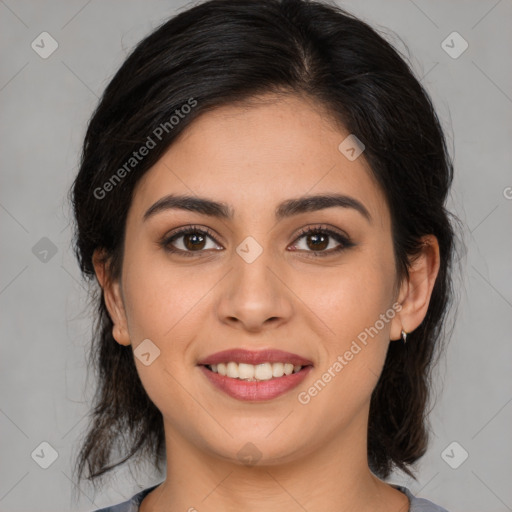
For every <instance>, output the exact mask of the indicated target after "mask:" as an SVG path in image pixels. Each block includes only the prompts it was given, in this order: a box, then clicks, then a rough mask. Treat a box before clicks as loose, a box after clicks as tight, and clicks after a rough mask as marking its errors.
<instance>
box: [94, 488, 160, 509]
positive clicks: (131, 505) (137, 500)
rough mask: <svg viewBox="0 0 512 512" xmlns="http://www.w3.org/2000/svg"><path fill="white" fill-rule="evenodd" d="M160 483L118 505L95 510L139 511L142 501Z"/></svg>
mask: <svg viewBox="0 0 512 512" xmlns="http://www.w3.org/2000/svg"><path fill="white" fill-rule="evenodd" d="M159 485H160V484H157V485H153V486H152V487H148V488H147V489H144V490H142V491H140V492H138V493H137V494H135V495H134V496H132V497H131V498H130V499H129V500H128V501H123V502H122V503H118V504H117V505H111V506H110V507H106V508H102V509H98V510H95V511H94V512H138V510H139V506H140V504H141V503H142V500H143V499H144V498H145V497H146V495H148V494H149V493H150V492H151V491H152V490H153V489H155V488H156V487H158V486H159Z"/></svg>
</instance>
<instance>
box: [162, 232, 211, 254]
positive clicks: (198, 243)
mask: <svg viewBox="0 0 512 512" xmlns="http://www.w3.org/2000/svg"><path fill="white" fill-rule="evenodd" d="M208 239H210V240H212V241H213V242H214V244H213V246H212V245H210V247H208ZM160 245H161V246H162V247H163V248H164V249H165V250H166V251H167V252H170V253H179V254H180V255H183V256H195V255H194V253H201V252H203V251H205V250H207V249H215V250H219V249H217V248H216V246H218V245H219V244H218V242H217V240H215V238H214V237H213V235H212V233H211V231H210V230H209V229H201V228H198V227H196V226H189V227H187V228H184V229H180V230H179V231H175V232H174V233H171V234H170V235H168V236H165V237H164V238H163V239H162V241H161V242H160Z"/></svg>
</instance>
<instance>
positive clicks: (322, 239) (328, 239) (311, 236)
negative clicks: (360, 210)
mask: <svg viewBox="0 0 512 512" xmlns="http://www.w3.org/2000/svg"><path fill="white" fill-rule="evenodd" d="M301 239H304V242H303V243H299V244H297V243H296V244H295V245H294V246H292V247H294V250H297V248H298V249H299V250H305V251H306V252H312V253H313V254H314V255H315V256H329V255H332V254H335V253H338V252H341V251H343V250H345V249H348V248H350V247H353V246H354V245H355V244H354V243H353V242H352V241H351V240H350V239H349V238H348V237H347V236H345V235H343V234H341V233H338V232H336V231H333V230H332V229H328V228H323V227H313V228H312V227H309V228H307V229H304V230H302V231H301V232H300V234H299V237H298V238H297V239H296V241H297V240H301ZM333 242H337V243H338V245H337V246H336V243H333ZM333 246H334V247H333ZM326 249H329V250H326Z"/></svg>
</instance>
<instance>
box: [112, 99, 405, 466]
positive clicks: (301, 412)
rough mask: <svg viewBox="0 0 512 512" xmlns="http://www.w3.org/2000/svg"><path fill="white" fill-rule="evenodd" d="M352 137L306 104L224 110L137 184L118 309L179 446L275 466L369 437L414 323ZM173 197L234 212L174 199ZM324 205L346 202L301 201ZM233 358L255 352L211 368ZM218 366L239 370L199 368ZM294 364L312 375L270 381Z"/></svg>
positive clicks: (379, 198)
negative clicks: (399, 347)
mask: <svg viewBox="0 0 512 512" xmlns="http://www.w3.org/2000/svg"><path fill="white" fill-rule="evenodd" d="M269 98H270V97H267V100H269ZM270 99H271V98H270ZM348 135H349V133H348V132H346V131H344V130H343V129H341V128H340V127H339V126H336V125H335V124H333V123H332V122H331V120H330V119H329V118H328V117H327V115H326V114H325V112H323V111H322V110H321V109H320V107H319V106H318V105H316V104H314V103H312V102H310V101H306V100H305V99H303V98H299V97H296V96H290V97H287V98H286V99H283V98H279V99H278V100H275V101H270V100H269V101H266V102H261V103H259V104H253V105H251V106H244V107H240V106H229V107H222V108H218V109H217V110H215V111H213V112H208V113H205V114H203V115H202V116H201V117H199V118H198V119H197V120H195V121H194V123H193V124H191V125H190V127H189V128H188V129H187V130H186V131H185V132H184V133H183V134H182V136H181V137H180V138H179V140H177V141H176V142H175V143H174V144H173V146H172V147H170V148H169V150H168V151H167V152H166V153H165V155H164V156H163V157H162V158H161V159H160V160H159V161H158V163H157V164H156V165H155V166H154V167H153V168H152V169H150V170H149V171H148V172H147V173H146V174H145V176H144V177H143V178H142V179H141V181H140V182H139V183H138V185H137V188H136V190H135V193H134V197H133V201H132V204H131V207H130V210H129V213H128V218H127V225H126V238H125V247H124V260H123V269H122V275H121V278H120V282H119V283H117V284H116V286H118V285H119V286H118V287H117V288H115V290H117V293H118V295H116V293H114V295H113V297H114V299H110V298H109V302H108V305H110V307H109V309H110V311H111V312H112V315H114V316H115V320H114V321H115V323H116V330H115V331H114V333H115V336H116V339H117V341H118V342H119V343H123V344H128V343H131V345H132V347H133V349H134V351H135V355H136V356H137V357H135V362H136V365H137V370H138V372H139V375H140V378H141V380H142V383H143V385H144V387H145V389H146V390H147V393H148V395H149V396H150V398H151V400H152V401H153V402H154V403H155V405H156V406H157V407H158V408H159V410H160V411H161V412H162V415H163V418H164V424H165V430H166V437H167V439H180V440H181V442H185V443H187V442H188V443H189V445H190V446H195V447H197V448H199V449H200V450H201V451H202V452H203V453H208V454H210V455H211V456H213V457H217V458H220V459H224V460H232V461H237V460H238V461H242V459H243V457H244V453H245V452H247V451H248V452H249V453H248V456H249V458H250V457H253V458H255V457H257V458H259V459H261V461H262V462H267V463H269V464H275V463H278V462H280V463H283V462H286V461H292V460H293V459H294V458H296V457H298V456H301V455H304V456H305V455H307V454H308V453H311V452H313V450H318V449H319V447H320V446H321V445H322V443H324V444H325V443H326V440H333V441H335V440H336V439H337V438H338V437H339V436H351V437H352V438H353V439H355V438H356V437H354V436H359V437H358V438H359V439H363V438H364V439H365V436H366V421H367V414H368V405H369V400H370V396H371V393H372V390H373V389H374V387H375V385H376V383H377V380H378V377H379V375H380V372H381V370H382V367H383V364H384V359H385V355H386V351H387V348H388V344H389V340H390V338H394V339H395V338H398V337H399V333H400V328H401V326H402V324H401V323H400V320H399V313H398V311H399V308H398V309H397V307H396V302H397V301H398V300H400V297H399V296H398V293H397V294H395V292H394V290H395V285H396V274H395V262H394V256H393V247H392V238H391V224H390V215H389V210H388V207H387V205H386V202H385V199H384V196H383V194H382V192H381V191H380V189H379V188H378V186H377V184H376V182H375V181H374V180H373V178H372V176H371V173H370V170H369V168H368V166H367V164H366V163H365V161H364V153H363V155H362V156H360V157H358V158H356V159H355V160H350V159H348V158H347V157H346V156H345V154H344V153H342V152H341V151H340V150H339V149H338V146H339V145H340V143H341V142H342V141H343V140H344V139H345V138H346V137H347V136H348ZM170 195H172V196H174V197H175V198H176V197H177V196H183V195H186V196H189V197H192V198H194V199H206V200H208V201H212V202H216V203H222V204H223V205H224V206H225V208H224V210H225V211H224V210H223V208H221V207H219V206H218V205H217V207H215V206H214V207H211V205H210V206H209V207H208V205H207V206H204V203H203V207H202V208H197V209H196V208H195V207H194V206H193V205H192V203H191V202H189V203H187V204H188V206H187V208H188V209H187V208H183V203H181V206H182V207H179V206H180V203H179V201H176V200H175V201H174V202H173V203H172V204H171V201H167V202H166V201H162V199H163V198H166V197H167V196H170ZM326 195H329V196H331V197H334V196H335V195H338V196H345V197H344V198H342V199H343V200H340V199H339V198H338V199H337V200H331V202H328V201H325V199H324V201H323V202H322V201H321V200H315V201H314V200H310V201H308V202H305V201H303V200H304V198H312V197H313V196H315V197H316V196H326ZM290 200H293V201H294V203H293V204H292V203H291V202H290ZM157 202H160V203H159V206H154V205H155V203H157ZM197 204H198V203H196V205H197ZM152 207H153V208H152ZM222 211H224V213H225V214H226V215H220V212H222ZM147 212H148V213H147ZM146 213H147V215H145V214H146ZM229 213H231V216H230V215H229ZM276 213H277V215H276ZM189 228H190V230H189V232H188V233H184V234H183V233H181V234H180V231H182V230H184V229H189ZM305 230H311V231H310V232H309V233H308V232H307V231H306V232H304V231H305ZM398 291H399V289H398ZM115 297H117V299H116V298H115ZM115 300H118V305H117V309H116V308H115V307H113V306H112V304H113V303H114V301H115ZM114 310H115V311H114ZM116 333H117V335H116ZM148 340H149V341H148ZM235 349H241V350H242V351H247V352H243V353H241V352H237V353H235V352H234V353H232V354H228V355H221V356H219V358H217V359H215V358H213V359H212V358H211V356H213V355H215V354H216V353H218V352H221V351H226V350H235ZM275 351H284V352H287V353H288V354H286V355H283V354H282V353H279V352H275ZM141 355H142V357H140V356H141ZM258 357H259V359H258ZM300 358H302V359H300ZM220 361H222V362H223V363H228V362H230V361H233V362H234V363H243V364H240V365H236V364H235V365H233V364H231V365H228V367H227V368H226V369H224V368H223V367H222V364H220V365H219V366H220V367H219V366H210V367H209V368H207V367H206V366H203V365H202V364H201V363H207V362H209V363H211V364H218V363H219V362H220ZM251 361H252V362H255V363H258V365H250V366H247V365H248V363H249V362H251ZM265 363H276V364H275V365H274V364H272V365H268V364H265ZM279 363H283V364H282V365H281V366H279ZM285 363H286V364H293V365H294V366H296V367H298V366H302V367H303V368H302V369H301V370H299V371H298V373H292V375H289V376H288V375H284V376H281V377H279V376H275V377H274V376H273V377H272V378H271V379H269V373H268V372H269V371H271V372H274V373H275V374H276V375H279V374H280V373H281V372H282V371H284V370H286V369H288V370H289V366H285ZM260 365H261V366H260ZM269 368H270V370H269ZM215 369H216V370H217V373H215V372H214V370H215ZM297 369H298V368H294V370H297ZM224 371H227V372H228V375H225V376H223V375H221V374H220V373H224ZM237 371H238V372H242V376H247V375H252V374H253V372H256V376H257V377H259V378H258V380H257V381H252V380H243V379H240V378H234V377H233V376H234V375H235V374H236V372H237ZM231 372H235V373H231ZM246 372H247V373H246ZM230 375H231V376H230ZM238 375H239V377H240V373H239V374H238ZM246 378H250V377H246ZM253 378H254V377H253ZM248 443H251V444H248ZM244 450H245V452H244ZM251 451H252V452H253V453H250V452H251ZM245 455H247V454H245Z"/></svg>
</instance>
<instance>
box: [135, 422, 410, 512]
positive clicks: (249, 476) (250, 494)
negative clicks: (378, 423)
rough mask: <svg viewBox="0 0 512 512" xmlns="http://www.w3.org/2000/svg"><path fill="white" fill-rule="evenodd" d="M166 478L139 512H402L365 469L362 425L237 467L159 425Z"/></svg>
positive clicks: (401, 503) (401, 501) (399, 497)
mask: <svg viewBox="0 0 512 512" xmlns="http://www.w3.org/2000/svg"><path fill="white" fill-rule="evenodd" d="M363 423H364V422H363ZM165 432H166V449H167V477H166V480H165V482H163V483H162V484H161V485H160V486H159V487H157V488H156V489H155V490H154V491H153V492H151V493H150V494H149V495H148V496H147V497H146V498H145V499H144V500H143V502H142V505H141V507H140V512H160V511H164V510H165V511H166V512H174V511H179V510H181V511H190V512H197V511H200V512H218V511H219V510H222V511H225V512H231V511H233V512H234V511H237V512H238V511H240V510H243V511H244V512H260V511H261V510H265V512H283V510H297V511H300V510H303V511H304V510H307V511H308V512H314V511H332V512H340V511H343V512H352V511H353V512H356V511H357V512H366V511H368V512H370V511H371V512H387V511H391V510H393V511H395V512H407V511H408V510H409V501H408V499H407V497H406V496H405V495H404V494H403V493H401V492H400V491H398V490H396V489H393V488H392V487H390V486H389V485H387V484H385V483H384V482H382V481H381V480H379V479H378V478H377V477H375V476H374V475H373V474H372V473H371V471H370V470H369V468H368V463H367V454H366V423H364V424H363V425H358V424H357V422H353V428H352V429H351V432H344V433H343V436H341V435H339V434H338V435H335V436H333V437H332V439H330V440H328V442H326V440H325V439H323V440H322V444H321V445H317V446H310V447H309V450H304V451H303V454H302V456H301V457H297V456H295V457H293V459H290V460H288V461H287V462H282V463H281V462H276V459H275V458H274V459H272V460H266V459H265V457H262V458H261V460H260V461H258V462H257V463H256V464H254V465H249V466H247V465H242V464H240V463H238V462H233V461H232V460H231V459H228V460H226V459H222V458H220V457H219V456H218V455H215V454H211V453H210V452H208V451H207V450H205V449H199V448H198V447H197V446H196V445H194V444H191V443H190V442H189V441H188V440H187V439H185V438H183V437H182V436H180V435H179V433H178V432H176V431H173V430H171V429H170V428H169V425H166V427H165Z"/></svg>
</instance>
